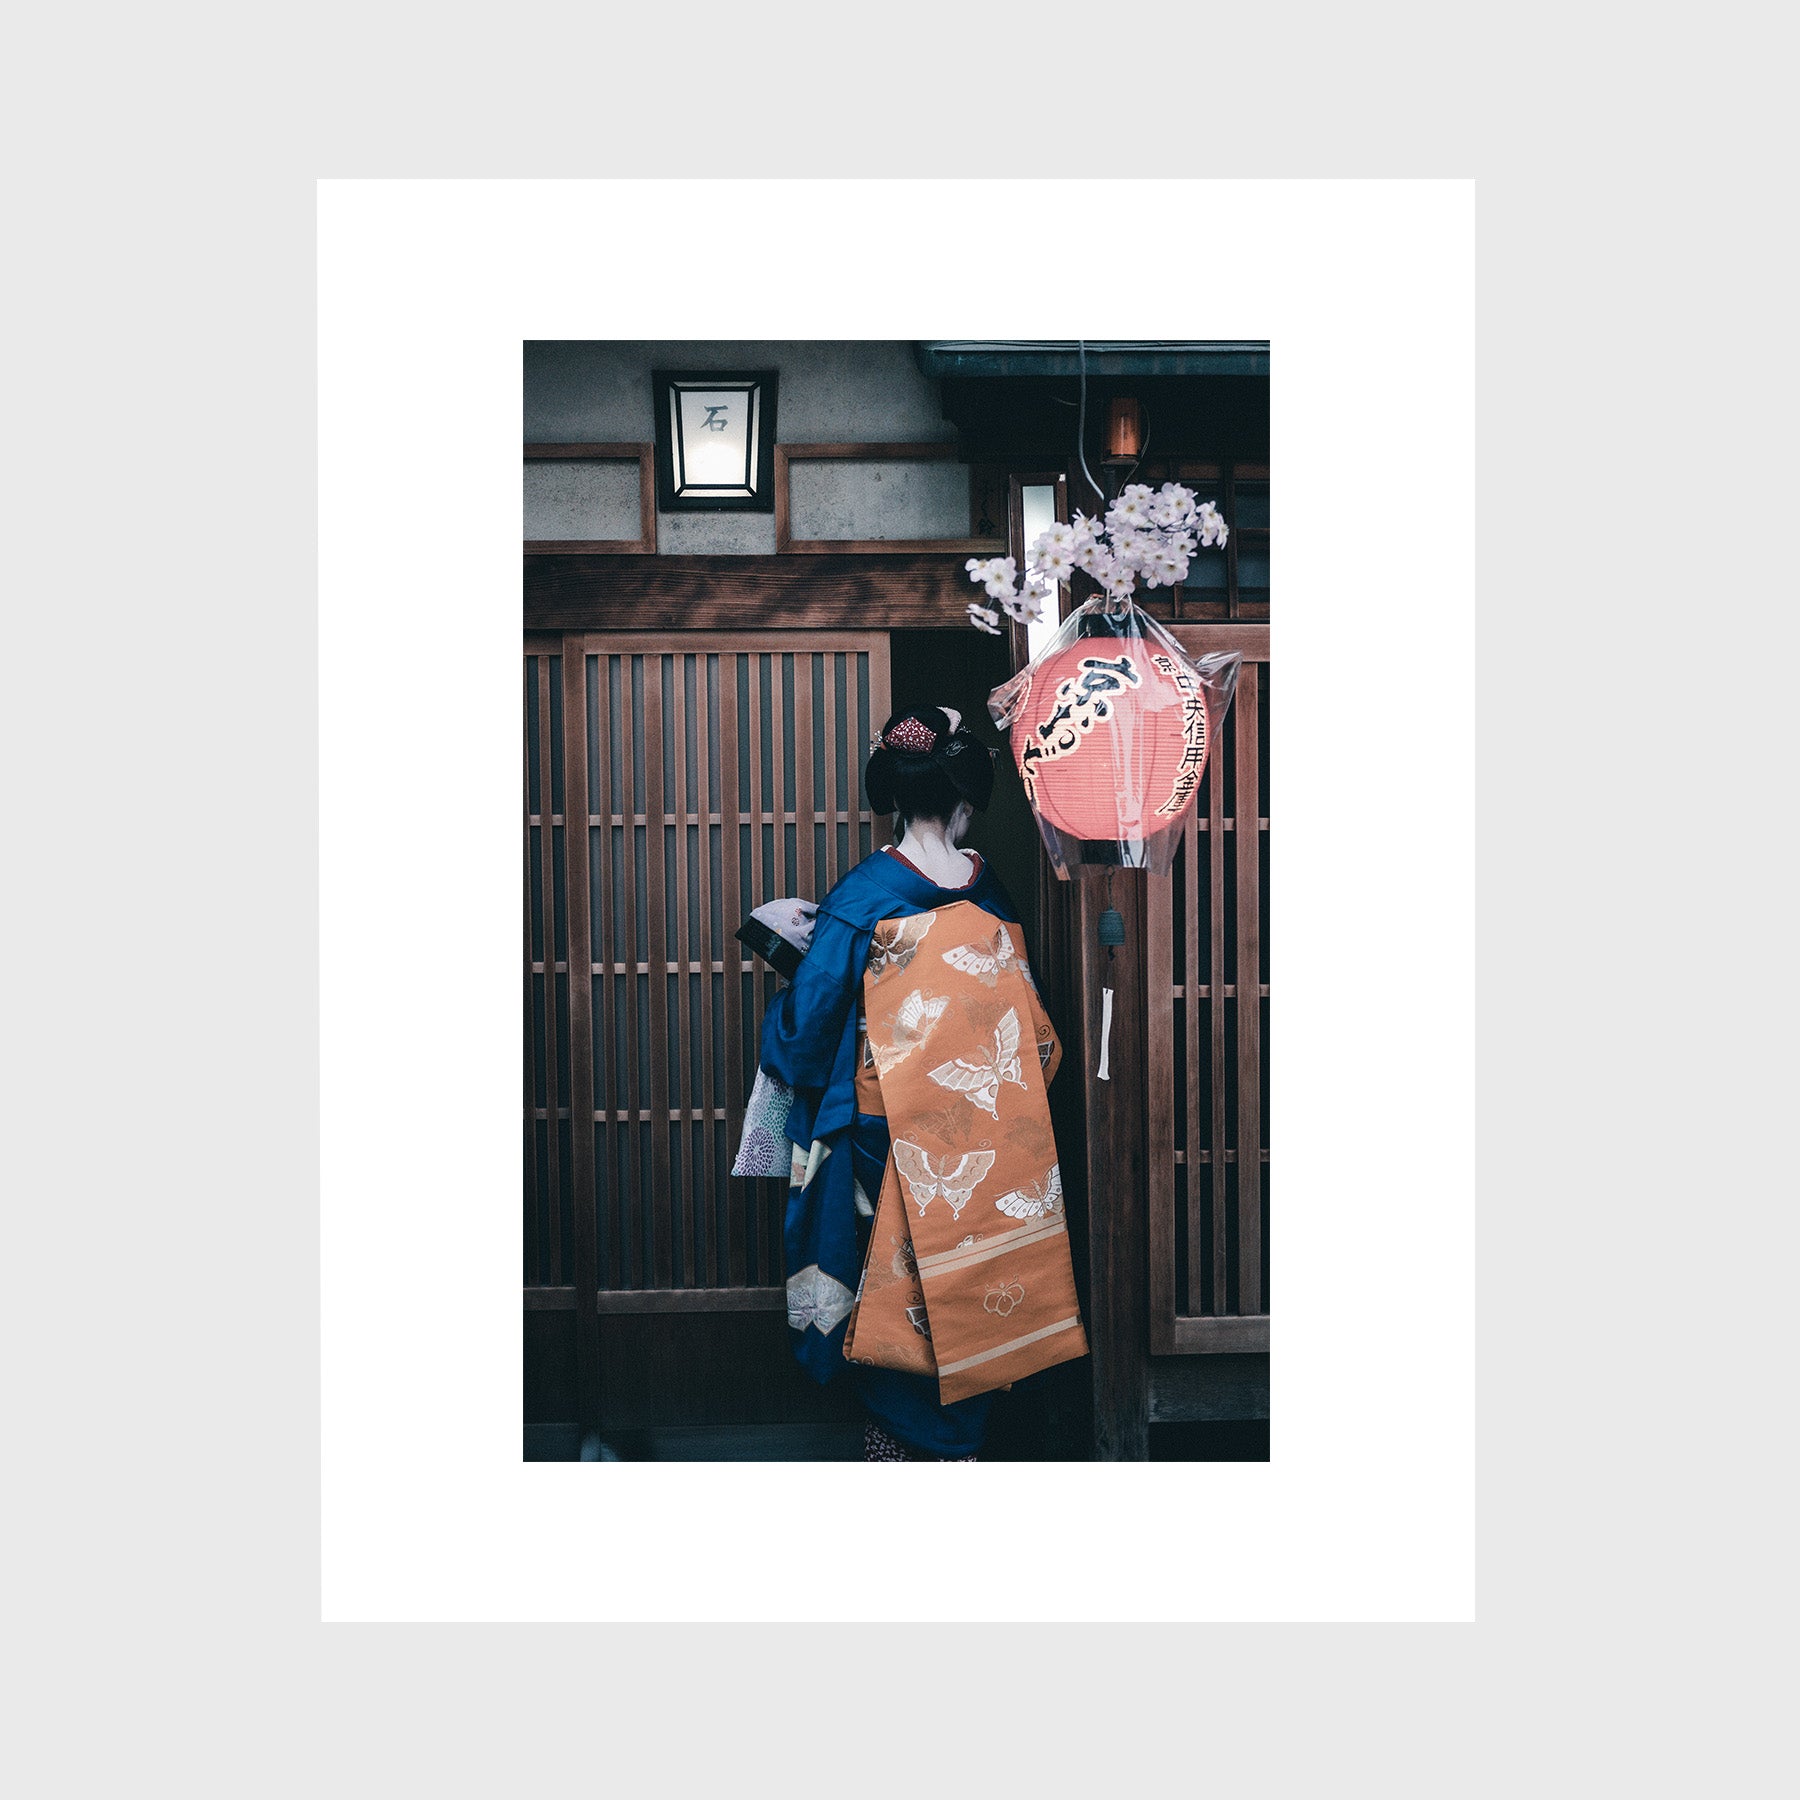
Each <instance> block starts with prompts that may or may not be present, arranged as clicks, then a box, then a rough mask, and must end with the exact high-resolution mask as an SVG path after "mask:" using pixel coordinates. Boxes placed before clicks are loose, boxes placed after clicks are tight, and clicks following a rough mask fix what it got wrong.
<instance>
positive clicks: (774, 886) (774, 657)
mask: <svg viewBox="0 0 1800 1800" xmlns="http://www.w3.org/2000/svg"><path fill="white" fill-rule="evenodd" d="M794 660H795V662H796V663H798V662H799V661H800V658H799V657H795V659H794ZM784 672H785V671H784V668H783V664H782V652H781V651H780V650H776V651H773V652H771V653H770V656H769V719H768V728H769V781H770V786H771V792H770V794H769V805H770V806H771V807H772V808H773V809H774V812H775V816H776V820H777V823H776V826H775V830H774V834H773V838H774V845H775V855H774V863H775V866H774V867H773V868H772V869H765V870H764V871H763V873H764V875H765V877H767V879H768V881H769V889H768V892H767V893H766V894H764V895H763V896H762V898H763V899H764V900H774V899H778V898H780V897H781V896H783V895H785V894H787V893H788V892H789V891H790V890H789V888H788V878H787V827H786V826H785V825H783V824H781V823H779V820H780V818H781V813H782V809H783V808H784V807H785V806H786V804H787V798H786V795H787V768H788V758H789V757H790V756H791V755H792V754H793V749H792V744H791V742H790V740H791V738H792V735H793V730H792V721H791V720H790V719H789V717H788V712H787V690H786V684H785V682H784V681H783V679H782V677H783V675H784ZM798 675H799V671H798V669H796V671H795V677H796V681H797V680H798ZM799 806H800V790H799V788H798V787H797V786H796V787H795V789H794V807H795V810H796V811H798V810H799ZM798 830H799V827H798V826H796V827H795V831H796V833H798ZM774 987H775V978H774V976H773V975H772V974H770V973H769V972H768V971H767V970H766V969H764V968H761V967H759V968H758V970H757V973H756V994H757V1006H756V1028H757V1032H758V1034H759V1039H760V1033H761V1029H762V1019H763V1014H764V1013H765V1012H766V1011H767V1010H768V1007H769V1002H770V999H771V998H772V996H773V992H774ZM777 1185H778V1184H777V1183H776V1182H774V1181H759V1182H757V1184H756V1271H757V1275H758V1278H759V1279H760V1280H762V1281H765V1282H766V1281H767V1280H768V1279H769V1266H770V1265H769V1241H770V1233H769V1214H770V1210H771V1208H772V1206H773V1204H774V1203H773V1200H772V1199H771V1190H772V1189H773V1188H775V1187H776V1186H777Z"/></svg>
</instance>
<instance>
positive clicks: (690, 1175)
mask: <svg viewBox="0 0 1800 1800" xmlns="http://www.w3.org/2000/svg"><path fill="white" fill-rule="evenodd" d="M676 651H677V654H676V655H675V656H674V657H673V658H672V659H671V661H670V665H669V669H670V678H671V682H672V686H671V687H670V689H669V699H670V704H671V710H672V712H673V715H674V725H675V793H674V802H675V804H674V806H673V807H672V808H671V815H672V818H673V821H674V824H673V830H674V833H675V955H674V957H673V959H672V962H673V966H674V972H675V1017H676V1021H677V1026H676V1031H675V1037H674V1042H675V1044H676V1045H677V1046H678V1048H679V1051H680V1060H679V1061H678V1062H677V1064H676V1067H677V1068H678V1069H679V1071H680V1076H679V1079H678V1080H677V1082H676V1092H675V1095H674V1105H675V1111H676V1114H677V1116H678V1118H679V1119H680V1125H679V1126H678V1129H679V1131H680V1133H681V1137H680V1140H679V1141H680V1144H681V1188H680V1192H679V1195H678V1200H679V1221H680V1229H681V1285H682V1286H683V1287H698V1286H699V1285H700V1284H699V1282H697V1281H696V1280H695V1279H694V1177H695V1174H696V1172H697V1171H696V1170H695V1168H694V1134H693V1132H692V1131H691V1130H690V1129H689V1127H690V1125H691V1124H692V1123H693V1114H692V1112H691V1111H690V1110H689V1109H690V1108H691V1107H692V1105H693V1099H694V1097H693V1095H692V1094H691V1093H690V1092H689V1091H688V1090H689V1088H690V1087H691V1085H692V1082H693V1045H692V1044H691V1043H690V1042H689V1041H688V1039H689V1032H690V1029H691V1028H690V1019H691V1017H692V1014H691V1013H690V1011H689V994H688V884H687V865H688V847H687V840H688V828H687V820H688V797H687V772H688V754H687V732H688V708H687V660H688V658H687V652H686V651H685V650H684V649H682V648H681V646H680V644H679V643H677V645H676ZM664 829H665V830H667V829H670V827H668V826H665V827H664ZM664 985H665V986H666V985H667V983H666V981H665V984H664Z"/></svg>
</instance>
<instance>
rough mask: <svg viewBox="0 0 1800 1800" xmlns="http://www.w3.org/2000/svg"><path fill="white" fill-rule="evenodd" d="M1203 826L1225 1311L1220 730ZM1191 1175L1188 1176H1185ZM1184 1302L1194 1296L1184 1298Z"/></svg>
mask: <svg viewBox="0 0 1800 1800" xmlns="http://www.w3.org/2000/svg"><path fill="white" fill-rule="evenodd" d="M1206 787H1207V808H1206V817H1207V824H1208V826H1209V829H1208V831H1207V834H1206V877H1207V883H1208V900H1209V903H1210V906H1211V921H1212V929H1211V931H1210V932H1209V933H1208V939H1207V966H1208V968H1209V970H1210V974H1209V975H1208V978H1207V979H1208V981H1209V983H1210V985H1211V987H1212V991H1213V994H1214V995H1215V998H1214V1000H1213V1003H1212V1005H1211V1006H1210V1007H1209V1008H1208V1009H1207V1010H1208V1011H1209V1013H1210V1014H1211V1023H1212V1033H1211V1036H1212V1092H1211V1094H1210V1095H1209V1096H1208V1098H1209V1099H1210V1100H1211V1102H1212V1140H1211V1141H1212V1148H1213V1151H1214V1155H1213V1158H1212V1168H1211V1171H1210V1176H1209V1179H1208V1183H1207V1186H1208V1191H1209V1194H1210V1197H1211V1201H1212V1253H1213V1255H1212V1265H1213V1278H1212V1290H1213V1291H1212V1310H1213V1312H1214V1313H1215V1314H1224V1313H1226V1312H1228V1311H1229V1310H1230V1297H1229V1295H1228V1294H1227V1292H1226V1285H1225V1274H1226V1270H1225V1255H1226V1243H1225V1208H1226V1203H1227V1201H1228V1199H1229V1195H1228V1194H1227V1192H1226V1188H1225V1162H1224V1155H1223V1153H1224V1149H1225V1141H1226V1135H1225V1003H1224V1001H1223V1000H1222V999H1219V998H1216V996H1217V995H1218V992H1219V989H1220V988H1221V987H1222V986H1223V985H1224V982H1225V832H1224V822H1225V734H1224V733H1223V732H1222V731H1221V732H1219V733H1217V734H1216V735H1215V737H1214V739H1213V747H1212V753H1211V760H1210V762H1209V765H1208V767H1207V771H1206ZM1190 1179H1191V1178H1190ZM1188 1304H1189V1305H1190V1306H1192V1305H1193V1304H1194V1301H1193V1299H1192V1297H1190V1299H1189V1302H1188Z"/></svg>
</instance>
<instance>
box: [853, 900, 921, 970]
mask: <svg viewBox="0 0 1800 1800" xmlns="http://www.w3.org/2000/svg"><path fill="white" fill-rule="evenodd" d="M936 917H937V914H936V913H935V912H923V913H914V914H913V916H912V917H911V918H910V919H883V920H882V921H881V923H880V924H879V925H877V926H876V927H875V931H874V935H873V936H872V937H871V938H870V940H869V972H870V973H871V974H873V975H880V974H882V973H883V972H884V971H885V970H886V969H887V968H888V967H889V966H890V965H891V966H892V967H894V968H896V969H904V968H905V967H906V965H907V964H908V963H909V962H911V961H912V959H913V958H914V957H915V956H916V955H917V954H918V951H919V946H920V944H922V943H923V942H924V941H925V934H926V932H928V931H929V930H930V929H931V922H932V920H933V919H935V918H936Z"/></svg>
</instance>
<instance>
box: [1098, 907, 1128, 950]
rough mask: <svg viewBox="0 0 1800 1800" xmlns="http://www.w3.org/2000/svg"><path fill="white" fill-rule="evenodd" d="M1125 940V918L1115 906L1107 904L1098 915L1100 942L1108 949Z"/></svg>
mask: <svg viewBox="0 0 1800 1800" xmlns="http://www.w3.org/2000/svg"><path fill="white" fill-rule="evenodd" d="M1124 941H1125V918H1124V915H1123V914H1122V913H1121V912H1120V911H1119V909H1118V908H1117V907H1116V906H1109V907H1108V908H1107V909H1106V911H1105V912H1103V913H1102V914H1101V915H1100V942H1101V943H1102V944H1103V945H1105V947H1106V948H1107V949H1108V950H1111V949H1113V948H1115V947H1116V946H1117V945H1119V944H1122V943H1124Z"/></svg>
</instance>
